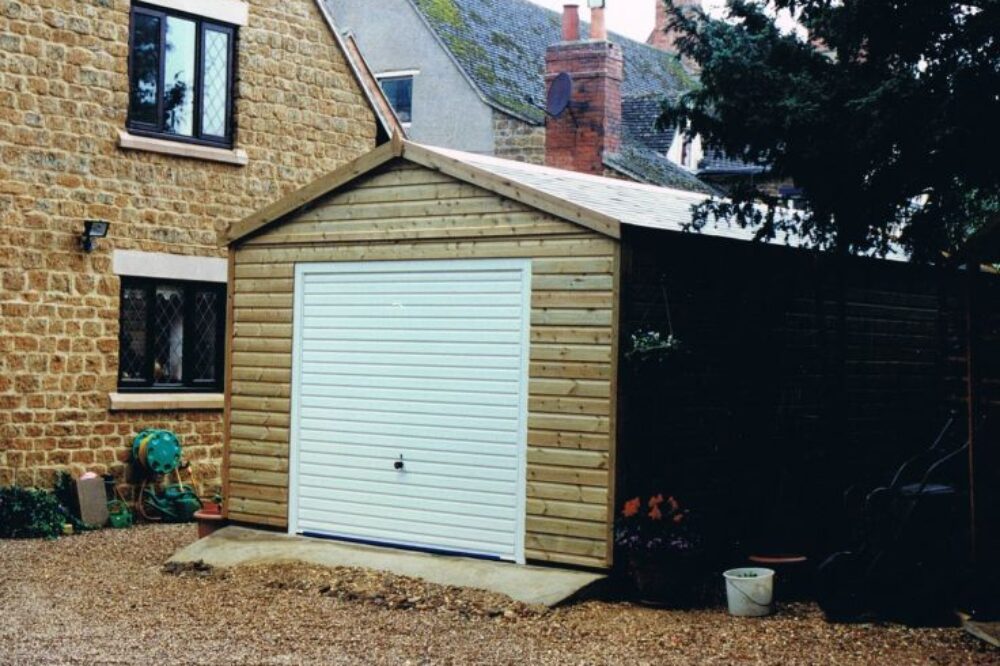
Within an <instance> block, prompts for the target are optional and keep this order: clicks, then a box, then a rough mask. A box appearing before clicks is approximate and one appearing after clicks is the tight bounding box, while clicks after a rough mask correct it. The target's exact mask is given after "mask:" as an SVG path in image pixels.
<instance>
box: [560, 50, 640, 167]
mask: <svg viewBox="0 0 1000 666" xmlns="http://www.w3.org/2000/svg"><path fill="white" fill-rule="evenodd" d="M623 66H624V60H623V58H622V51H621V47H619V46H617V45H615V44H611V43H610V42H604V41H583V42H563V43H560V44H556V45H554V46H550V47H549V49H548V51H547V52H546V54H545V81H546V85H551V83H552V81H553V79H555V77H556V76H557V75H558V74H559V73H561V72H567V73H568V74H570V76H572V77H573V93H572V96H571V109H568V110H567V111H565V112H563V113H562V114H561V115H560V116H559V117H558V118H553V117H551V116H550V117H548V119H547V120H546V123H545V163H546V165H548V166H553V167H558V168H561V169H571V170H573V171H580V172H582V173H590V174H594V175H598V176H601V175H604V164H603V155H604V153H605V152H615V151H617V150H618V148H619V146H620V144H621V117H622V101H621V83H622V77H623Z"/></svg>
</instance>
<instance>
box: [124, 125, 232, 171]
mask: <svg viewBox="0 0 1000 666" xmlns="http://www.w3.org/2000/svg"><path fill="white" fill-rule="evenodd" d="M118 147H119V148H121V149H123V150H141V151H145V152H148V153H160V154H161V155H173V156H175V157H189V158H191V159H195V160H207V161H209V162H222V163H223V164H234V165H236V166H246V165H247V163H248V162H249V161H250V159H249V157H247V153H246V151H245V150H240V149H239V148H234V149H232V150H229V149H226V148H213V147H212V146H199V145H196V144H191V143H181V142H179V141H167V140H166V139H154V138H152V137H147V136H136V135H134V134H129V133H128V132H126V131H125V130H119V131H118Z"/></svg>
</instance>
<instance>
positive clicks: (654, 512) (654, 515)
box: [649, 506, 663, 520]
mask: <svg viewBox="0 0 1000 666" xmlns="http://www.w3.org/2000/svg"><path fill="white" fill-rule="evenodd" d="M649 517H650V519H651V520H661V519H662V518H663V513H662V512H661V511H660V507H659V506H654V507H653V508H652V509H651V510H650V512H649Z"/></svg>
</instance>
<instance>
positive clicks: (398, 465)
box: [392, 453, 403, 471]
mask: <svg viewBox="0 0 1000 666" xmlns="http://www.w3.org/2000/svg"><path fill="white" fill-rule="evenodd" d="M392 466H393V467H395V468H396V469H397V470H399V471H402V470H403V454H402V453H400V454H399V460H397V461H396V462H394V463H392Z"/></svg>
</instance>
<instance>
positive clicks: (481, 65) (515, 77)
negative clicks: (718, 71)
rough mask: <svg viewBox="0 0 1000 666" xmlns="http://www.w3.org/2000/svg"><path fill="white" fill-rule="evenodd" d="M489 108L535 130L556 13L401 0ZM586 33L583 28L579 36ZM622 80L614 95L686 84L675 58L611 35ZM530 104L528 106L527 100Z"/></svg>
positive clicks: (555, 35) (507, 3) (504, 0)
mask: <svg viewBox="0 0 1000 666" xmlns="http://www.w3.org/2000/svg"><path fill="white" fill-rule="evenodd" d="M409 1H410V2H411V3H412V4H413V6H414V7H415V8H416V9H417V11H418V13H419V14H420V15H421V16H422V17H423V18H424V20H425V21H426V22H427V25H428V26H430V28H431V30H432V31H433V32H434V34H435V35H436V36H437V37H438V39H439V40H440V41H441V43H442V44H443V45H444V46H445V48H446V49H447V50H448V52H450V53H451V55H452V57H453V58H454V60H455V62H456V63H457V64H458V66H459V67H460V68H461V69H462V71H463V72H464V73H465V75H466V77H467V78H468V80H469V81H470V82H471V83H472V85H473V86H474V87H475V88H476V89H477V90H478V91H479V94H480V95H481V96H482V98H483V99H484V100H485V101H486V102H487V103H488V104H490V105H491V106H493V107H495V108H498V109H499V110H501V111H503V112H505V113H508V114H510V115H513V116H516V117H518V118H521V119H522V120H525V121H527V122H530V123H533V124H536V125H541V124H544V122H545V113H544V111H542V109H541V108H539V107H538V106H535V105H543V104H544V101H545V96H546V95H545V51H546V49H547V48H548V47H549V46H551V45H552V44H556V43H558V42H559V41H560V40H561V39H562V28H561V25H562V23H561V18H560V15H559V14H558V13H557V12H554V11H552V10H550V9H546V8H544V7H540V6H539V5H536V4H534V3H532V2H528V0H409ZM588 31H589V27H587V24H583V27H582V28H581V32H582V33H583V34H587V32H588ZM609 39H610V41H612V42H614V43H616V44H619V45H620V46H621V47H622V51H623V55H624V58H625V80H624V81H623V82H622V97H623V99H627V98H630V97H636V96H644V97H645V96H650V95H659V96H660V97H673V96H675V95H677V94H679V93H681V92H683V91H684V90H686V89H687V88H689V87H690V86H691V84H692V79H691V78H690V76H689V75H688V74H687V73H686V72H685V71H684V68H683V67H682V66H681V64H680V61H679V60H678V59H677V57H676V56H674V55H672V54H669V53H666V52H664V51H660V50H657V49H654V48H652V47H650V46H647V45H646V44H642V43H640V42H637V41H634V40H631V39H628V38H627V37H623V36H621V35H617V34H614V33H612V34H610V35H609ZM528 98H531V99H532V100H533V101H534V104H535V105H533V104H531V103H529V102H528V101H527V99H528Z"/></svg>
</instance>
